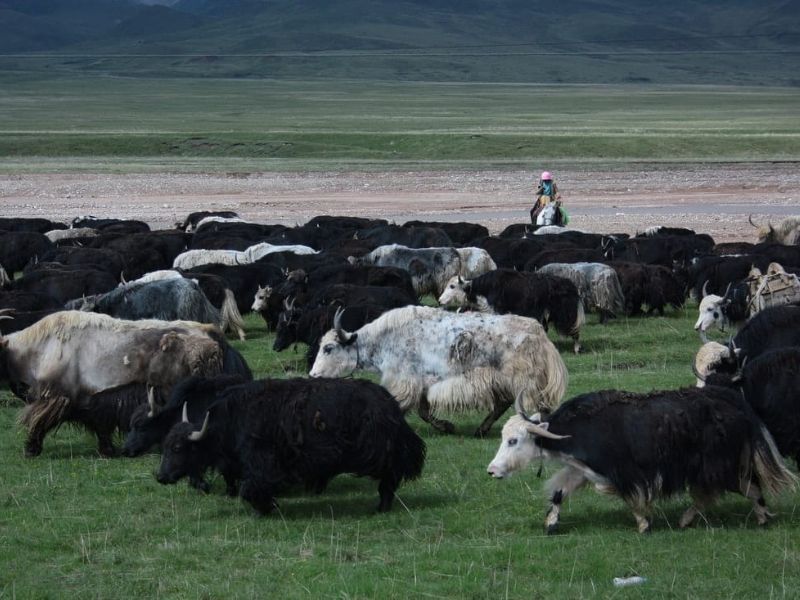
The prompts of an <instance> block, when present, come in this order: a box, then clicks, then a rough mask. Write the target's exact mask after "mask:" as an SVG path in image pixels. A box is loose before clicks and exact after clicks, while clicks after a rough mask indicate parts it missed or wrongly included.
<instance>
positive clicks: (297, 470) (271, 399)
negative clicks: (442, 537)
mask: <svg viewBox="0 0 800 600" xmlns="http://www.w3.org/2000/svg"><path fill="white" fill-rule="evenodd" d="M197 429H198V426H197V425H194V424H192V423H190V422H181V423H178V424H177V425H175V426H174V427H173V428H172V429H171V430H170V432H169V434H168V435H167V437H166V439H165V440H164V454H163V456H162V460H161V466H160V468H159V471H158V475H157V478H158V481H159V482H160V483H175V482H177V481H178V480H179V479H180V478H181V477H184V476H187V475H189V476H193V477H196V478H202V476H203V473H204V472H205V471H206V470H207V469H208V468H212V467H214V468H217V469H219V470H221V471H222V474H223V476H224V477H225V480H226V481H228V482H230V481H237V480H238V481H239V482H240V483H239V495H240V496H241V497H242V498H243V499H244V500H246V501H247V502H249V503H250V504H251V505H252V506H253V507H254V508H255V509H256V510H257V511H258V512H260V513H262V514H266V513H269V512H270V511H271V510H272V509H273V508H274V507H275V495H276V494H278V493H280V492H281V491H282V490H283V489H284V488H285V487H287V486H288V485H290V484H295V483H303V484H305V486H306V487H307V488H308V489H310V490H313V491H315V492H317V493H319V492H322V491H323V490H324V489H325V487H326V486H327V484H328V482H329V481H330V480H331V479H332V478H333V477H335V476H336V475H339V474H341V473H352V474H353V475H357V476H361V477H363V476H367V477H371V478H372V479H377V480H378V481H379V482H380V483H379V486H378V491H379V494H380V503H379V504H378V510H379V511H387V510H389V509H390V508H391V505H392V500H393V499H394V493H395V491H396V490H397V488H398V486H399V485H400V483H401V482H402V481H404V480H410V479H415V478H416V477H418V476H419V474H420V473H421V472H422V466H423V463H424V461H425V443H424V442H423V441H422V440H421V439H420V438H419V436H417V434H416V433H414V430H413V429H411V427H409V425H408V424H407V423H406V421H405V419H404V418H403V415H402V413H401V411H400V409H399V407H398V406H397V403H396V402H395V400H394V398H392V396H391V395H390V394H389V393H388V392H387V391H386V390H385V389H383V388H382V387H380V386H379V385H376V384H374V383H371V382H369V381H364V380H355V379H344V380H342V379H317V380H310V379H284V380H278V379H266V380H262V381H255V382H252V383H248V384H244V385H241V386H235V387H232V388H230V390H229V391H228V392H227V393H225V394H223V396H222V398H221V399H220V400H218V401H217V402H216V403H214V404H213V405H212V406H211V408H210V409H209V411H208V413H207V417H206V419H205V421H204V423H203V426H202V428H200V430H199V431H198V430H197Z"/></svg>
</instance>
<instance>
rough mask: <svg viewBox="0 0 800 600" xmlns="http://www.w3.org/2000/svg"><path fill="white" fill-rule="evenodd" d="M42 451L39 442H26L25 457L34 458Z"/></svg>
mask: <svg viewBox="0 0 800 600" xmlns="http://www.w3.org/2000/svg"><path fill="white" fill-rule="evenodd" d="M41 453H42V445H41V444H27V445H26V446H25V458H36V457H37V456H39V455H40V454H41Z"/></svg>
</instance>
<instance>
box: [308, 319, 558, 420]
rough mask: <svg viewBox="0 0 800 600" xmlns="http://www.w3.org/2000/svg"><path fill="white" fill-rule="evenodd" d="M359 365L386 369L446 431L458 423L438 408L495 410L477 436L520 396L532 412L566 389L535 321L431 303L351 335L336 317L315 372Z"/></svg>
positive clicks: (403, 398) (405, 398)
mask: <svg viewBox="0 0 800 600" xmlns="http://www.w3.org/2000/svg"><path fill="white" fill-rule="evenodd" d="M358 369H363V370H367V371H373V372H378V373H380V374H381V384H382V385H383V386H385V387H386V388H387V389H388V390H389V391H390V392H391V393H392V394H393V395H394V396H395V398H397V400H398V402H399V403H400V406H401V408H403V409H404V410H409V409H411V408H416V409H417V410H418V412H419V415H420V417H422V419H424V420H425V421H427V422H429V423H430V424H431V425H433V427H435V428H436V429H438V430H440V431H445V432H452V431H453V430H454V428H453V424H452V423H450V422H448V421H444V420H440V419H438V418H436V417H435V416H434V415H436V414H440V413H453V412H463V411H467V410H489V411H491V412H490V413H489V415H488V416H487V417H486V418H485V419H484V421H483V423H481V425H480V427H478V430H477V431H476V432H475V435H476V436H483V435H486V433H488V431H489V429H491V427H492V424H493V423H494V422H495V421H496V420H497V419H498V418H499V417H500V416H501V415H502V414H503V413H504V412H505V411H506V409H508V407H510V406H511V405H512V403H513V402H514V398H515V397H516V396H517V395H518V394H520V393H521V394H522V401H523V405H524V406H525V407H526V409H528V410H531V411H538V410H542V409H553V408H555V407H556V406H558V404H559V403H560V402H561V400H562V398H563V397H564V392H565V390H566V387H567V369H566V367H565V365H564V362H563V361H562V359H561V355H560V354H559V353H558V350H557V349H556V347H555V346H554V345H553V343H552V342H551V341H550V340H549V339H548V337H547V333H546V332H545V331H544V328H543V327H542V326H541V324H539V322H538V321H536V320H535V319H530V318H527V317H520V316H517V315H493V314H484V313H464V314H454V313H451V312H447V311H445V310H442V309H437V308H430V307H425V306H406V307H403V308H397V309H394V310H390V311H388V312H386V313H384V314H383V315H381V316H380V317H378V318H377V319H375V320H374V321H372V322H370V323H368V324H366V325H364V326H363V327H361V328H360V329H359V330H358V331H355V332H352V333H351V332H347V331H344V330H343V329H342V328H341V315H340V314H339V315H337V318H336V319H334V329H332V330H331V331H329V332H327V333H326V334H325V335H324V336H323V337H322V340H321V341H320V349H319V352H318V353H317V357H316V360H315V361H314V366H313V367H312V369H311V373H310V375H311V376H312V377H337V376H342V375H347V374H350V373H352V372H354V371H356V370H358Z"/></svg>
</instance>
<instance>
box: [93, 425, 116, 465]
mask: <svg viewBox="0 0 800 600" xmlns="http://www.w3.org/2000/svg"><path fill="white" fill-rule="evenodd" d="M95 434H96V435H97V452H98V453H100V456H104V457H106V458H112V457H114V456H117V449H116V448H115V447H114V441H113V440H112V436H113V435H114V430H113V429H112V430H111V431H95Z"/></svg>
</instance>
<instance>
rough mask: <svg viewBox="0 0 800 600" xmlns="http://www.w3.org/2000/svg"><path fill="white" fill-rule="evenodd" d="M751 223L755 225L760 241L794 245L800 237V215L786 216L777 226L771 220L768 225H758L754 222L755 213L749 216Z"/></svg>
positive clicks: (761, 242)
mask: <svg viewBox="0 0 800 600" xmlns="http://www.w3.org/2000/svg"><path fill="white" fill-rule="evenodd" d="M747 220H748V222H749V223H750V225H752V226H753V227H755V228H756V229H757V230H758V231H757V235H758V242H759V243H760V244H763V243H776V244H787V245H790V246H791V245H794V244H796V243H797V242H798V239H800V217H786V218H785V219H783V220H782V221H781V222H780V223H778V225H777V226H773V225H772V223H771V222H770V221H767V224H766V225H756V224H755V223H753V215H750V217H748V219H747Z"/></svg>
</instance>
